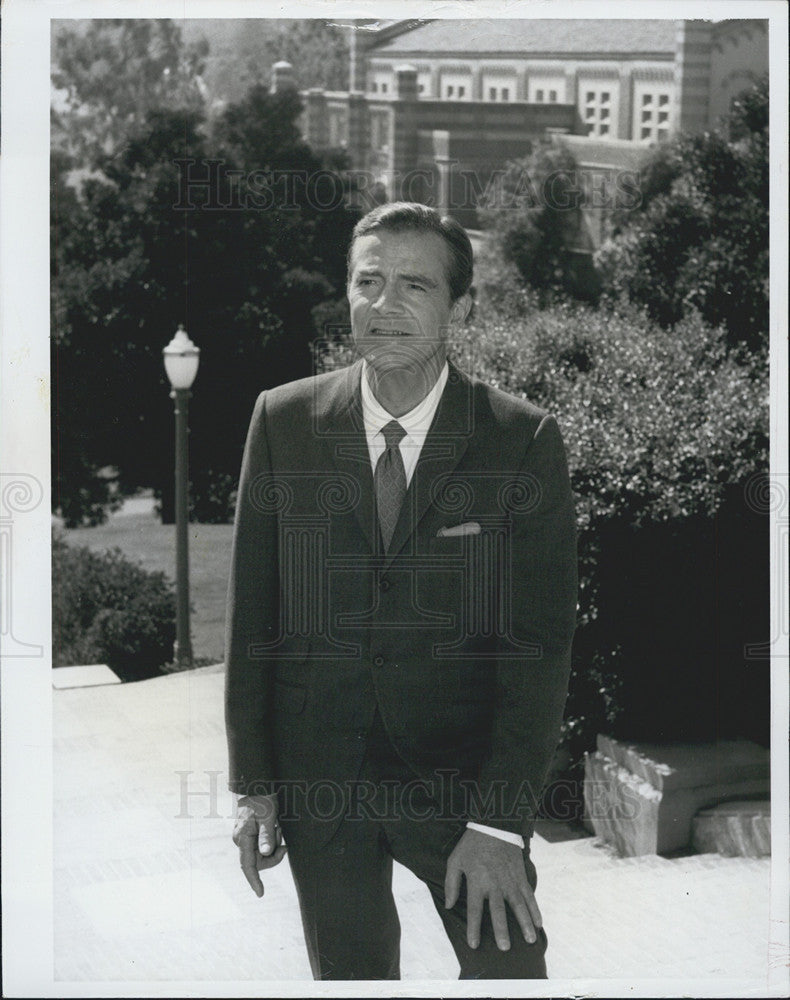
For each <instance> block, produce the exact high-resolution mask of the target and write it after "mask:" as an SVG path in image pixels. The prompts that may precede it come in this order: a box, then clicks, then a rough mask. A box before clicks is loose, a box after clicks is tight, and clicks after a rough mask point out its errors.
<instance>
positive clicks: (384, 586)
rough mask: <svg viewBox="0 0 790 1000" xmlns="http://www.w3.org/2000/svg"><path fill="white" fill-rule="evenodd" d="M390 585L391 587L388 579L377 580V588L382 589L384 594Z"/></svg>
mask: <svg viewBox="0 0 790 1000" xmlns="http://www.w3.org/2000/svg"><path fill="white" fill-rule="evenodd" d="M390 587H391V584H390V582H389V580H380V581H379V590H381V591H383V592H384V593H385V594H386V593H387V591H388V590H389V589H390Z"/></svg>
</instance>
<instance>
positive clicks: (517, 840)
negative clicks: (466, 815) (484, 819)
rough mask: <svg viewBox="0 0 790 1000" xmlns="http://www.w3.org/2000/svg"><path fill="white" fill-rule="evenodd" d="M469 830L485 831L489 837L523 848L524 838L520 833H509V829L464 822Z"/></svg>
mask: <svg viewBox="0 0 790 1000" xmlns="http://www.w3.org/2000/svg"><path fill="white" fill-rule="evenodd" d="M466 826H467V828H468V829H469V830H477V831H479V832H480V833H487V834H488V835H489V836H491V837H496V838H497V840H506V841H507V842H508V844H515V845H516V847H520V848H521V850H522V851H523V850H524V838H523V837H522V836H521V834H520V833H511V832H510V831H509V830H497V829H496V827H493V826H484V825H483V824H482V823H472V822H471V821H470V822H469V823H467V824H466Z"/></svg>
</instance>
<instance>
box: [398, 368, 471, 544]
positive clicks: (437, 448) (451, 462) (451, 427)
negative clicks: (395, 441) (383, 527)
mask: <svg viewBox="0 0 790 1000" xmlns="http://www.w3.org/2000/svg"><path fill="white" fill-rule="evenodd" d="M474 419H475V415H474V410H473V394H472V382H471V380H470V379H469V377H468V376H467V375H465V374H464V373H463V372H461V371H459V369H458V368H456V367H455V365H453V364H452V363H451V364H450V372H449V375H448V377H447V384H446V385H445V387H444V392H443V393H442V398H441V399H440V400H439V406H438V407H437V409H436V413H435V414H434V418H433V422H432V423H431V428H430V430H429V431H428V436H427V437H426V439H425V442H424V444H423V446H422V450H421V452H420V458H419V460H418V462H417V466H416V468H415V470H414V475H413V476H412V480H411V483H410V484H409V488H408V490H407V491H406V497H405V499H404V501H403V507H402V508H401V512H400V517H399V518H398V523H397V524H396V525H395V531H394V533H393V536H392V542H391V544H390V547H389V550H388V552H387V555H386V560H387V564H389V563H391V562H392V560H393V559H394V558H395V557H396V556H397V555H398V553H399V552H400V551H401V549H402V548H403V546H404V545H405V544H406V542H407V541H408V540H409V539H410V538H411V537H412V535H413V534H414V533H415V531H416V530H417V526H418V524H419V523H420V521H421V520H422V518H423V517H424V516H425V513H426V511H427V510H428V508H429V507H430V506H431V504H432V501H433V494H432V490H433V489H434V488H435V487H436V486H437V485H438V484H439V483H440V482H441V480H442V478H443V477H445V476H448V475H449V474H450V473H451V472H452V471H453V470H454V469H455V467H456V466H457V465H458V463H459V462H460V461H461V458H462V457H463V454H464V452H465V451H466V448H467V445H468V444H469V439H470V437H471V435H472V432H473V429H474Z"/></svg>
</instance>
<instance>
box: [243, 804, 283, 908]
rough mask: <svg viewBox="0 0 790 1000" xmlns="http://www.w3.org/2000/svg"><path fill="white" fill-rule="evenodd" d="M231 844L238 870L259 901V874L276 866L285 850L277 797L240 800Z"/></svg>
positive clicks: (261, 888) (260, 887)
mask: <svg viewBox="0 0 790 1000" xmlns="http://www.w3.org/2000/svg"><path fill="white" fill-rule="evenodd" d="M233 843H234V844H235V845H236V846H237V847H238V849H239V855H240V857H241V870H242V871H243V872H244V875H245V877H246V879H247V881H248V882H249V883H250V886H251V888H252V891H253V892H254V893H255V895H256V896H258V897H259V898H260V897H261V896H262V895H263V882H261V877H260V875H259V874H258V872H259V871H260V870H261V869H263V868H273V867H274V866H275V865H278V864H279V863H280V862H281V861H282V859H283V858H284V857H285V852H286V851H287V850H288V848H287V847H286V846H285V844H283V835H282V831H281V830H280V824H279V823H278V822H277V796H276V795H242V796H241V798H240V799H239V801H238V803H237V804H236V822H235V824H234V826H233Z"/></svg>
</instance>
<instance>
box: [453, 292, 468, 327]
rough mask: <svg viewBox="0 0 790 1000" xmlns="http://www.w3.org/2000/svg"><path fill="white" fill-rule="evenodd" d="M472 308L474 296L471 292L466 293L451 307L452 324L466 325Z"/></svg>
mask: <svg viewBox="0 0 790 1000" xmlns="http://www.w3.org/2000/svg"><path fill="white" fill-rule="evenodd" d="M471 308H472V296H471V295H470V294H469V292H466V293H465V294H464V295H462V296H461V297H460V298H458V299H456V300H455V302H453V304H452V306H451V307H450V322H451V323H454V324H455V323H457V324H458V325H459V326H460V325H461V324H462V323H465V322H466V317H467V316H468V315H469V312H470V310H471Z"/></svg>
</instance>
